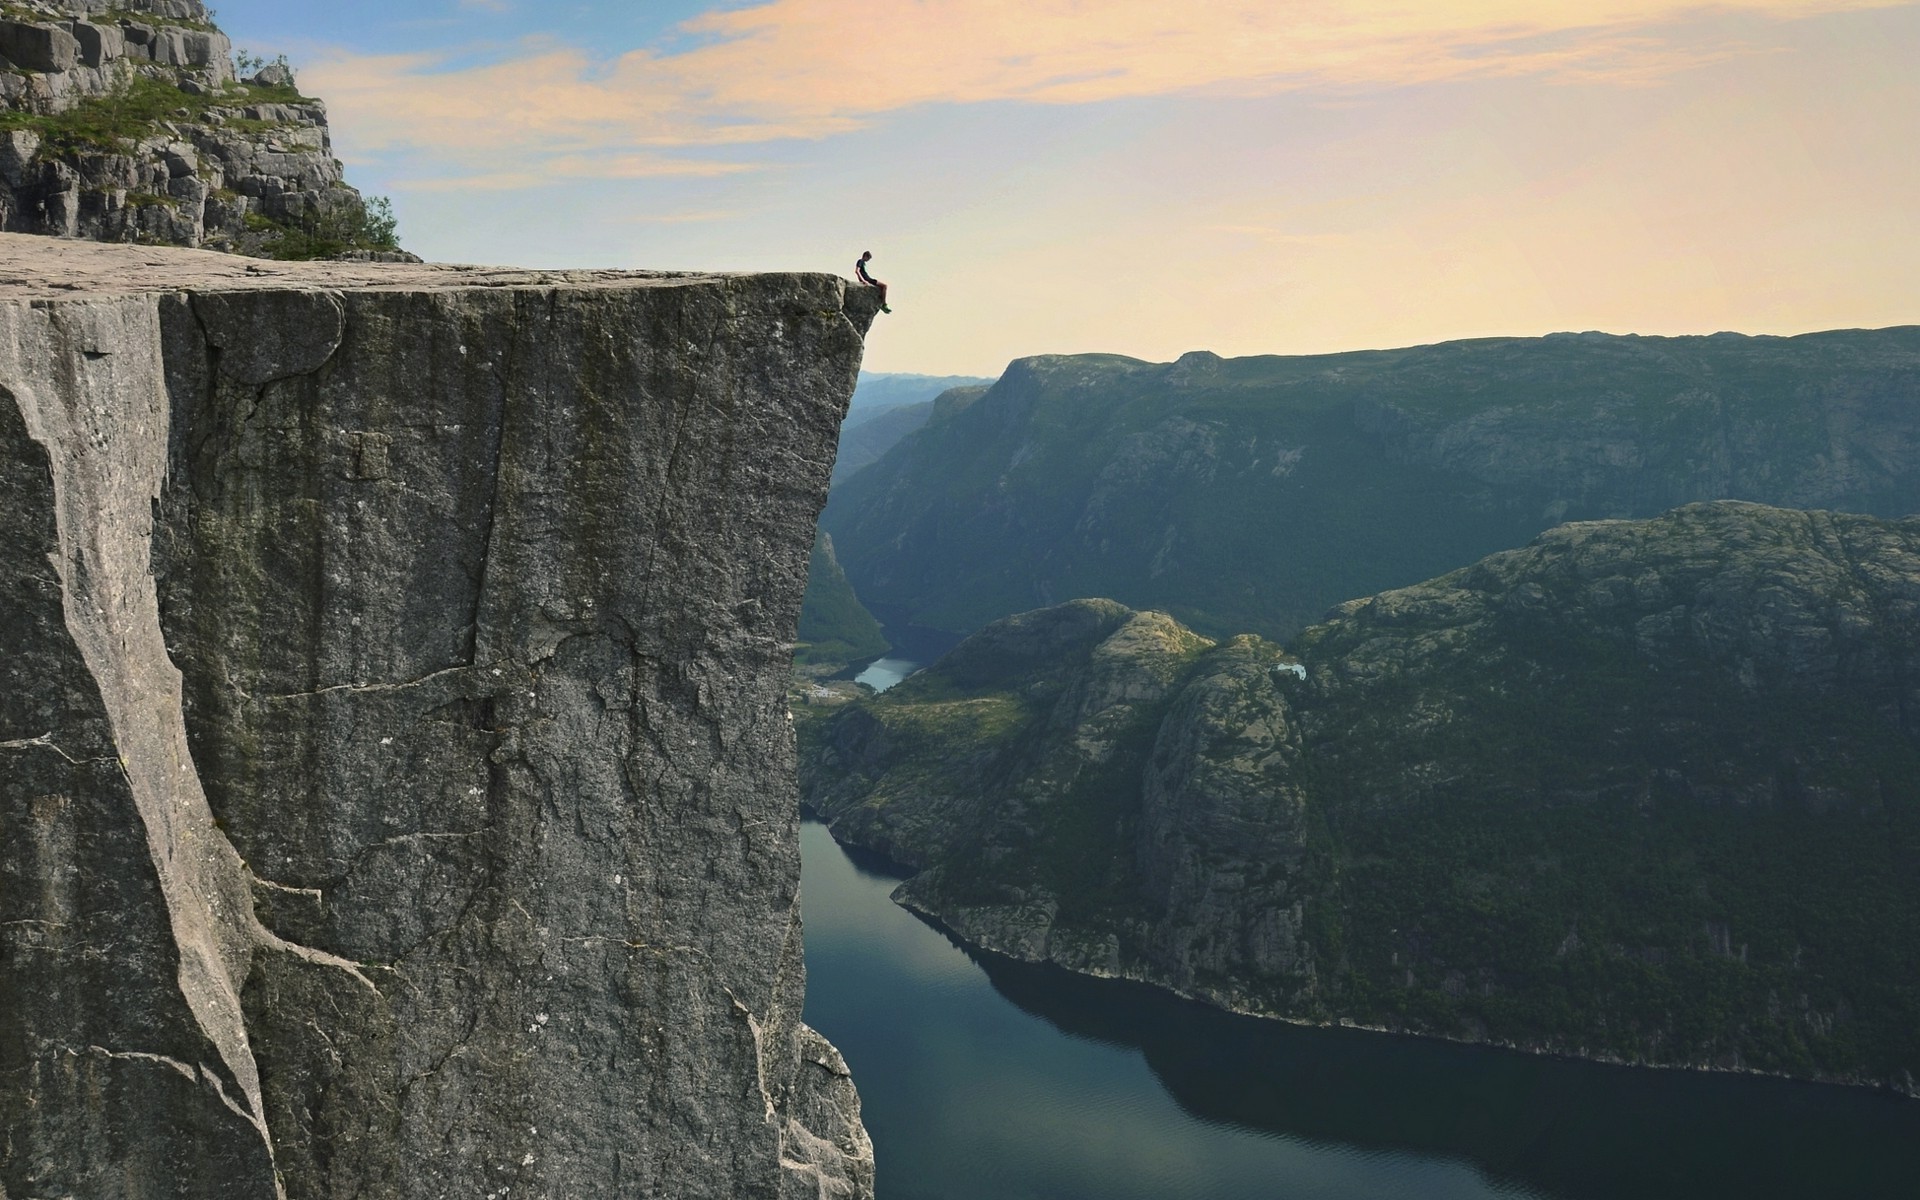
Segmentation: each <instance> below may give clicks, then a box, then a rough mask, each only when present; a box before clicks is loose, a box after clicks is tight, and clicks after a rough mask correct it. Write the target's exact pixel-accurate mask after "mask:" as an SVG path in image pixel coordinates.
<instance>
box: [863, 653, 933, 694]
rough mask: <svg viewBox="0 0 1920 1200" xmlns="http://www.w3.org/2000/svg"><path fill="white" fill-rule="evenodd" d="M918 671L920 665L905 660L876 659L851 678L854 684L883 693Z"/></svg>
mask: <svg viewBox="0 0 1920 1200" xmlns="http://www.w3.org/2000/svg"><path fill="white" fill-rule="evenodd" d="M919 669H920V664H919V663H917V662H914V661H913V660H912V659H907V658H876V659H874V660H873V661H872V662H871V663H868V664H867V667H866V669H865V670H863V671H861V672H860V673H859V674H858V675H855V676H854V677H853V680H854V682H855V683H864V684H866V685H867V686H868V687H870V688H872V689H873V690H874V691H876V692H884V691H886V690H887V689H888V688H890V687H892V686H893V685H894V684H896V683H899V682H900V681H901V680H903V679H905V678H906V677H907V676H909V675H911V674H913V673H914V672H915V671H918V670H919Z"/></svg>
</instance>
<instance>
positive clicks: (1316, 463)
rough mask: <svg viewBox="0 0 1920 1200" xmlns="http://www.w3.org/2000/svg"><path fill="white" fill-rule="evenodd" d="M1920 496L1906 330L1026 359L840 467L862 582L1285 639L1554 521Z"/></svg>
mask: <svg viewBox="0 0 1920 1200" xmlns="http://www.w3.org/2000/svg"><path fill="white" fill-rule="evenodd" d="M1722 498H1732V499H1747V500H1755V501H1761V502H1766V503H1774V504H1782V505H1787V506H1791V507H1803V508H1805V507H1820V508H1834V509H1841V510H1846V511H1858V512H1866V513H1873V514H1878V515H1883V516H1899V515H1905V514H1907V513H1910V512H1915V511H1920V328H1914V327H1908V328H1899V329H1887V330H1878V331H1842V332H1835V333H1823V334H1811V335H1807V336H1804V337H1794V338H1772V337H1743V336H1737V335H1728V334H1722V335H1715V336H1713V337H1693V338H1645V337H1616V336H1611V335H1605V334H1577V335H1556V336H1553V337H1547V338H1531V339H1513V338H1508V339H1487V340H1481V341H1470V342H1455V343H1447V344H1443V345H1437V346H1425V347H1416V348H1412V349H1406V350H1391V351H1375V352H1365V353H1354V354H1336V355H1321V356H1310V357H1298V358H1280V357H1266V358H1244V359H1231V360H1224V359H1220V358H1217V357H1215V356H1213V355H1210V354H1204V353H1196V354H1189V355H1186V356H1184V357H1183V358H1181V359H1180V360H1179V361H1178V362H1175V363H1171V364H1152V363H1144V362H1140V361H1137V360H1134V359H1128V358H1121V357H1118V356H1113V355H1078V356H1071V357H1043V358H1033V359H1024V360H1021V361H1019V362H1016V363H1014V364H1013V365H1012V366H1011V367H1010V368H1009V369H1008V370H1007V372H1006V374H1005V375H1004V376H1003V377H1002V378H1001V379H1000V380H999V381H998V382H997V383H996V384H994V386H993V387H991V388H990V389H989V390H987V391H986V392H985V394H984V395H983V396H982V397H981V398H980V399H979V400H978V401H977V402H976V403H973V404H972V405H971V406H970V407H967V408H966V409H965V410H964V411H960V412H956V413H955V414H953V417H952V419H951V420H947V421H940V422H935V423H932V424H930V425H929V426H928V427H926V428H924V429H922V430H920V431H918V432H917V433H915V434H913V435H911V436H909V437H908V438H906V439H905V440H903V441H902V442H901V443H900V444H899V446H898V447H896V448H895V450H894V451H893V452H892V453H890V454H888V455H887V456H886V457H885V458H884V459H882V460H880V461H878V462H876V463H874V464H873V465H871V466H869V467H867V468H866V469H865V470H862V471H861V472H860V473H859V474H858V475H856V476H854V477H851V478H848V479H846V480H845V481H844V482H843V483H842V484H841V485H840V486H838V487H836V488H835V489H834V493H833V496H832V498H831V499H830V501H829V504H828V507H827V512H826V514H825V516H824V518H823V527H824V528H825V529H827V530H828V531H829V532H830V533H832V534H833V536H834V539H835V542H836V544H837V545H838V547H839V551H840V555H841V560H842V562H843V563H844V565H845V567H846V570H847V573H848V576H849V578H850V579H851V580H852V581H853V584H854V586H855V587H856V588H857V589H858V591H859V592H860V594H861V596H862V597H864V598H865V599H866V600H867V601H868V602H869V603H871V604H875V605H881V606H885V607H887V608H888V609H889V611H899V612H901V613H903V614H905V616H906V618H907V619H910V620H911V621H912V622H913V623H915V624H919V625H924V626H929V627H933V628H941V629H949V630H954V631H959V632H965V631H969V630H972V629H977V628H979V627H980V626H982V625H984V624H986V623H987V622H989V621H992V620H995V619H997V618H999V617H1002V616H1005V615H1007V614H1009V613H1015V612H1021V611H1025V610H1027V609H1031V608H1035V607H1037V606H1043V605H1047V604H1051V603H1054V602H1057V601H1059V600H1062V599H1066V598H1068V597H1072V596H1111V597H1114V598H1115V599H1117V600H1119V601H1121V602H1123V603H1125V604H1128V605H1131V606H1134V607H1137V608H1154V609H1159V610H1163V611H1166V612H1169V613H1171V614H1173V615H1174V616H1176V617H1177V618H1179V619H1180V620H1182V621H1184V622H1186V623H1188V624H1190V625H1192V626H1193V627H1194V628H1196V629H1199V630H1201V631H1203V632H1205V633H1208V634H1210V635H1214V636H1221V635H1226V634H1231V633H1235V632H1240V631H1253V632H1257V633H1260V634H1263V635H1265V636H1269V637H1288V636H1291V635H1292V634H1293V633H1295V632H1297V631H1298V630H1299V629H1301V628H1303V627H1304V626H1305V625H1306V624H1308V623H1310V622H1311V621H1314V620H1317V619H1318V618H1319V617H1320V616H1321V614H1323V613H1324V612H1325V611H1326V610H1327V609H1328V608H1329V607H1331V606H1332V605H1334V604H1337V603H1339V602H1341V601H1343V600H1346V599H1349V598H1351V597H1354V596H1360V595H1367V594H1370V593H1372V592H1376V591H1380V590H1382V589H1385V588H1390V587H1399V586H1405V585H1407V584H1410V583H1414V582H1416V581H1418V580H1420V579H1423V578H1427V577H1430V576H1433V575H1436V574H1439V573H1441V572H1443V571H1447V570H1451V569H1452V568H1454V567H1457V566H1458V565H1460V564H1461V563H1464V562H1471V561H1473V560H1474V559H1476V558H1478V557H1480V556H1482V555H1485V554H1489V553H1492V552H1494V551H1497V550H1501V549H1506V548H1510V547H1513V546H1518V545H1522V544H1524V543H1525V542H1526V541H1527V540H1528V539H1529V538H1531V537H1533V536H1534V535H1535V534H1537V533H1539V532H1540V531H1541V530H1543V529H1545V528H1548V527H1550V526H1552V525H1555V524H1558V523H1560V522H1561V521H1564V520H1576V519H1589V518H1603V517H1649V516H1653V515H1655V514H1657V513H1660V512H1663V511H1665V510H1666V509H1668V508H1671V507H1673V506H1674V505H1677V504H1682V503H1687V502H1691V501H1696V500H1710V499H1722Z"/></svg>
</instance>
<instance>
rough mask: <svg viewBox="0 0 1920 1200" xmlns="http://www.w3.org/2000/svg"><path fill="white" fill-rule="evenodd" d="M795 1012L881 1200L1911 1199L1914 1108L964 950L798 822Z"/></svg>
mask: <svg viewBox="0 0 1920 1200" xmlns="http://www.w3.org/2000/svg"><path fill="white" fill-rule="evenodd" d="M801 838H802V846H803V851H804V854H805V892H804V903H805V916H806V929H807V967H808V972H809V979H808V991H807V1010H806V1019H807V1021H808V1022H809V1023H811V1024H812V1025H814V1026H815V1027H816V1028H818V1029H819V1030H821V1031H822V1032H823V1033H825V1034H826V1035H827V1036H828V1037H829V1038H831V1039H832V1040H833V1041H834V1042H835V1043H836V1044H837V1045H838V1046H839V1047H840V1048H841V1050H842V1051H844V1052H845V1053H846V1056H847V1060H848V1061H849V1062H850V1063H851V1064H852V1067H853V1071H854V1078H855V1080H856V1082H858V1084H859V1086H860V1092H861V1096H862V1097H863V1100H864V1103H865V1108H866V1122H867V1127H868V1129H869V1130H871V1131H872V1133H873V1138H874V1143H875V1146H876V1148H877V1153H878V1157H879V1171H880V1177H879V1193H880V1200H981V1198H994V1200H1083V1198H1084V1200H1148V1198H1153V1200H1242V1198H1249V1200H1250V1198H1253V1197H1261V1198H1266V1197H1274V1198H1279V1197H1285V1198H1288V1200H1387V1198H1396V1200H1397V1198H1408V1200H1412V1198H1420V1200H1429V1198H1431V1200H1455V1198H1459V1200H1481V1198H1490V1197H1504V1198H1517V1197H1525V1198H1534V1200H1715V1198H1719V1197H1726V1198H1728V1200H1735V1198H1737V1200H1786V1198H1789V1197H1791V1198H1796V1200H1797V1198H1802V1197H1805V1198H1814V1197H1819V1198H1826V1197H1888V1198H1908V1197H1920V1102H1915V1101H1909V1100H1899V1099H1895V1098H1891V1097H1883V1096H1879V1095H1875V1094H1873V1093H1869V1092H1863V1091H1855V1090H1850V1089H1839V1088H1819V1087H1808V1086H1802V1085H1796V1084H1788V1083H1782V1082H1779V1081H1774V1080H1755V1079H1744V1078H1734V1077H1727V1076H1709V1075H1694V1074H1686V1073H1678V1072H1654V1071H1635V1070H1630V1069H1624V1068H1613V1067H1603V1066H1598V1065H1595V1064H1590V1063H1575V1062H1559V1061H1555V1060H1551V1059H1540V1058H1533V1057H1529V1056H1526V1055H1519V1054H1508V1053H1501V1052H1496V1051H1486V1050H1476V1049H1473V1048H1470V1047H1462V1046H1452V1045H1447V1044H1442V1043H1429V1042H1422V1041H1418V1040H1415V1039H1403V1038H1394V1037H1387V1036H1383V1035H1378V1034H1364V1033H1355V1032H1349V1031H1339V1030H1318V1029H1300V1028H1295V1027H1292V1026H1287V1025H1282V1024H1279V1023H1277V1022H1268V1021H1255V1020H1250V1019H1247V1018H1243V1017H1232V1016H1228V1015H1226V1014H1223V1013H1219V1012H1216V1011H1214V1010H1212V1009H1207V1008H1203V1007H1201V1006H1199V1005H1192V1004H1188V1003H1185V1002H1183V1001H1179V1000H1176V999H1173V998H1171V997H1167V996H1164V995H1162V994H1160V993H1157V992H1154V991H1152V990H1150V989H1146V988H1141V987H1136V986H1133V985H1129V984H1118V983H1111V982H1106V981H1101V980H1091V979H1084V978H1081V977H1078V976H1074V975H1069V974H1067V973H1065V972H1062V971H1056V970H1053V969H1050V968H1044V967H1035V966H1030V965H1025V964H1018V963H1010V962H1005V961H1002V960H998V959H984V958H982V959H976V958H975V957H973V956H970V955H969V954H968V953H967V952H965V951H964V950H962V949H961V948H959V947H958V946H957V945H956V944H955V943H954V942H952V941H951V940H950V939H949V938H947V937H946V936H945V935H944V934H942V933H940V932H939V931H937V930H936V929H934V928H933V927H932V926H930V925H928V924H926V923H924V922H922V921H920V920H919V919H918V918H916V917H914V916H913V915H912V914H910V913H908V912H906V911H905V910H904V909H901V908H899V907H897V906H896V905H894V904H893V903H891V902H890V901H889V900H888V899H887V895H888V893H889V892H890V891H891V890H892V888H893V886H894V883H895V882H896V879H897V877H896V876H894V875H891V874H889V873H887V871H886V869H885V868H884V866H882V865H880V864H876V863H873V862H870V861H868V860H867V859H866V858H865V857H864V856H863V857H862V858H861V859H860V861H859V862H856V861H855V859H854V858H853V857H850V856H849V855H848V854H847V853H846V852H845V851H843V850H842V849H841V848H840V847H839V846H837V845H835V844H834V842H833V839H832V838H831V836H829V835H828V833H827V831H826V829H825V827H824V826H822V825H819V824H818V823H815V822H811V821H810V822H808V823H807V824H806V825H805V827H804V828H803V830H802V833H801Z"/></svg>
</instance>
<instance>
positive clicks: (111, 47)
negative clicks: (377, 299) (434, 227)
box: [0, 0, 412, 258]
mask: <svg viewBox="0 0 1920 1200" xmlns="http://www.w3.org/2000/svg"><path fill="white" fill-rule="evenodd" d="M0 228H4V229H5V230H6V231H8V232H11V233H39V234H52V235H54V236H56V237H69V238H75V237H77V238H86V239H89V240H93V241H108V242H138V243H142V244H146V245H154V244H169V245H176V246H188V247H204V248H206V249H213V250H230V251H237V252H239V253H243V254H250V255H257V256H263V257H268V258H322V257H332V256H336V255H340V254H345V253H358V254H360V255H362V256H369V257H376V258H378V257H394V258H411V257H412V256H411V255H405V254H403V253H402V252H400V251H399V248H398V244H397V242H396V241H395V237H394V225H393V218H392V213H391V210H390V209H389V208H388V207H387V205H386V203H385V201H379V200H376V201H373V202H371V203H370V202H368V201H367V200H365V199H364V198H363V197H362V196H361V195H360V193H359V192H357V191H355V190H354V189H353V188H351V187H349V186H348V185H347V184H346V182H345V180H344V179H343V178H342V177H341V165H340V162H339V160H337V159H336V158H334V157H333V147H332V142H331V138H330V136H329V132H328V128H327V109H326V105H325V104H324V103H322V102H321V101H320V100H318V99H315V98H314V97H312V96H307V95H304V94H302V93H301V91H300V89H299V87H298V86H297V82H296V80H295V77H294V73H293V71H292V69H291V68H289V67H288V66H287V64H286V62H285V61H284V60H281V61H279V62H274V63H266V62H258V61H249V62H247V63H245V64H243V65H242V66H241V67H240V68H239V69H238V70H236V65H235V62H234V59H233V45H232V43H231V42H229V41H228V40H227V37H226V35H225V34H223V33H221V32H220V30H219V29H218V28H216V27H215V26H214V24H213V13H212V11H211V10H210V9H208V8H207V7H206V6H205V5H204V4H202V3H201V2H200V0H60V2H59V3H50V2H49V0H12V2H10V3H8V4H7V5H6V6H5V11H4V12H3V13H0Z"/></svg>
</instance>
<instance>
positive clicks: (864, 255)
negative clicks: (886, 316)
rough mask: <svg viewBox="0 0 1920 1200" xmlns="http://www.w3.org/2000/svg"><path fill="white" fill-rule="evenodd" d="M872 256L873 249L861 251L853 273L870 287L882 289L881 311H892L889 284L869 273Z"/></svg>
mask: <svg viewBox="0 0 1920 1200" xmlns="http://www.w3.org/2000/svg"><path fill="white" fill-rule="evenodd" d="M872 257H873V251H871V250H863V251H861V252H860V261H859V262H857V263H854V264H853V274H854V276H855V277H856V278H857V279H859V280H860V282H861V283H864V284H866V285H867V286H868V287H876V288H879V289H880V311H881V312H884V313H890V312H892V311H893V310H892V309H890V308H888V307H887V285H886V284H884V283H881V282H880V281H879V280H878V279H875V278H874V277H873V276H871V275H869V274H867V260H868V259H870V258H872Z"/></svg>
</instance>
